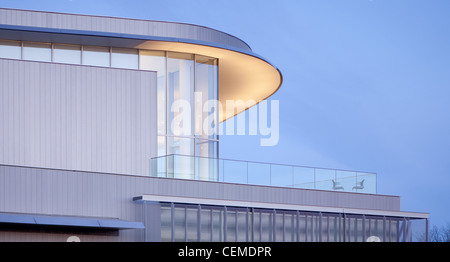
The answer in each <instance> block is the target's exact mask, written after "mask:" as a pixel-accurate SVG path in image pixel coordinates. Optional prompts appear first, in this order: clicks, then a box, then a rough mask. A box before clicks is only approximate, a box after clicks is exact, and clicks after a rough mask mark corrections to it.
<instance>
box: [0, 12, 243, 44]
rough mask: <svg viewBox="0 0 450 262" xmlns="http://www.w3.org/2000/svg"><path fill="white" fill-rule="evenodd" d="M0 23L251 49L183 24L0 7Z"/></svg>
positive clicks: (211, 31) (233, 39)
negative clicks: (166, 38)
mask: <svg viewBox="0 0 450 262" xmlns="http://www.w3.org/2000/svg"><path fill="white" fill-rule="evenodd" d="M0 24H8V25H21V26H34V27H45V28H58V29H73V30H87V31H100V32H111V33H123V34H136V35H151V36H161V37H174V38H185V39H192V40H199V41H206V42H212V43H217V44H222V45H226V46H232V47H235V48H239V49H243V50H247V51H251V49H250V47H249V46H248V45H247V44H246V43H245V42H243V41H242V40H240V39H238V38H236V37H234V36H232V35H229V34H226V33H224V32H220V31H217V30H214V29H211V28H207V27H203V26H198V25H191V24H183V23H173V22H162V21H149V20H139V19H126V18H115V17H102V16H89V15H75V14H63V13H52V12H41V11H26V10H15V9H4V8H0Z"/></svg>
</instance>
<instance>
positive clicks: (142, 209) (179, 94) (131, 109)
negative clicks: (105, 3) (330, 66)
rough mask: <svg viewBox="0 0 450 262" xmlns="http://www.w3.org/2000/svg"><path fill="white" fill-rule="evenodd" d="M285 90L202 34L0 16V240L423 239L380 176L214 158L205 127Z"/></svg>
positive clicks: (214, 139) (107, 20)
mask: <svg viewBox="0 0 450 262" xmlns="http://www.w3.org/2000/svg"><path fill="white" fill-rule="evenodd" d="M281 84H282V75H281V73H280V71H279V70H278V69H277V68H276V67H275V66H274V65H272V64H271V63H270V62H269V61H268V60H267V59H265V58H263V57H261V56H260V55H258V54H255V53H254V52H253V51H252V50H251V48H250V47H249V46H248V45H247V44H246V43H245V42H243V41H242V40H240V39H238V38H236V37H234V36H232V35H229V34H226V33H223V32H220V31H217V30H214V29H211V28H207V27H203V26H197V25H191V24H182V23H171V22H160V21H146V20H136V19H123V18H115V17H101V16H88V15H75V14H63V13H52V12H41V11H26V10H14V9H3V8H2V9H0V123H1V124H0V241H252V242H256V241H307V242H309V241H324V242H325V241H394V242H397V241H426V240H427V233H428V214H426V213H416V212H405V211H402V210H401V208H400V197H398V196H391V195H381V194H377V187H376V174H373V173H367V172H359V171H348V170H333V169H325V168H314V167H303V166H289V165H281V164H270V163H255V162H246V161H237V160H228V159H219V154H218V152H219V149H218V148H219V135H218V133H217V132H212V133H208V132H202V123H203V122H202V121H201V120H202V119H203V120H204V119H208V121H209V122H207V123H208V125H206V126H207V127H206V129H207V130H208V129H213V130H217V129H218V127H219V126H220V123H222V122H224V121H225V120H227V119H229V120H228V121H230V119H233V116H235V115H237V114H239V113H242V112H243V111H245V110H247V109H248V108H250V107H251V106H253V105H254V104H252V105H247V106H246V107H238V106H234V107H232V108H229V107H227V108H225V109H224V108H221V107H219V106H218V105H219V104H225V103H226V101H236V100H242V101H248V100H253V101H255V102H256V103H260V102H261V101H264V100H265V99H267V98H268V97H270V96H271V95H272V94H274V93H275V92H276V91H277V90H278V89H279V88H280V86H281ZM176 101H184V105H186V104H187V105H188V106H190V107H191V108H192V110H185V111H183V110H179V108H174V106H173V105H174V104H175V102H176ZM211 101H213V102H212V104H211ZM214 101H215V102H214ZM256 103H255V104H256ZM197 104H201V105H206V106H205V107H203V108H202V107H200V108H198V107H197ZM205 108H206V110H205ZM182 116H183V117H184V118H183V119H184V120H183V121H184V122H183V123H182V125H178V126H175V127H174V126H173V125H172V124H173V123H174V121H175V120H177V119H179V118H180V117H182ZM186 116H190V117H188V118H186ZM185 119H189V121H186V120H185ZM199 123H200V124H199ZM203 127H205V126H204V125H203ZM179 129H183V132H180V131H181V130H179ZM204 130H205V129H203V131H204ZM205 133H206V134H205Z"/></svg>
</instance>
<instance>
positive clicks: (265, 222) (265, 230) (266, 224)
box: [260, 212, 273, 242]
mask: <svg viewBox="0 0 450 262" xmlns="http://www.w3.org/2000/svg"><path fill="white" fill-rule="evenodd" d="M260 223H261V241H262V242H271V241H273V214H272V213H266V212H261V220H260Z"/></svg>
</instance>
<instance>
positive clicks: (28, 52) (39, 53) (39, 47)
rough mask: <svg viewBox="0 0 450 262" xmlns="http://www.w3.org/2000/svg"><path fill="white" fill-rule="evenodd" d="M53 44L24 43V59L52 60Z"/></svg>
mask: <svg viewBox="0 0 450 262" xmlns="http://www.w3.org/2000/svg"><path fill="white" fill-rule="evenodd" d="M51 47H52V45H51V44H47V43H31V42H24V43H23V59H26V60H33V61H42V62H51V61H52V48H51Z"/></svg>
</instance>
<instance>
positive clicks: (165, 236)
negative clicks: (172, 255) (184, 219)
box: [161, 206, 172, 242]
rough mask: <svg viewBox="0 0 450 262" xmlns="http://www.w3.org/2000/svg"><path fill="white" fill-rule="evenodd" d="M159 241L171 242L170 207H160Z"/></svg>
mask: <svg viewBox="0 0 450 262" xmlns="http://www.w3.org/2000/svg"><path fill="white" fill-rule="evenodd" d="M161 241H162V242H170V241H172V208H171V207H170V206H163V207H161Z"/></svg>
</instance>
